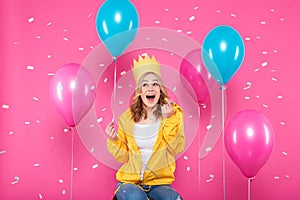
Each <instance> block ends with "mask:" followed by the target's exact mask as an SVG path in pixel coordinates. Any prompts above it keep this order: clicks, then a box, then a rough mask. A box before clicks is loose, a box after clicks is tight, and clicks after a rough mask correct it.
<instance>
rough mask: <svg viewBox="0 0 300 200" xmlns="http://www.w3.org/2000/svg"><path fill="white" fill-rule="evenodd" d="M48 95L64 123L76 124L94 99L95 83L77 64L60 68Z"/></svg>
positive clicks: (84, 69) (86, 71)
mask: <svg viewBox="0 0 300 200" xmlns="http://www.w3.org/2000/svg"><path fill="white" fill-rule="evenodd" d="M49 95H50V99H51V101H52V103H53V104H54V105H55V107H56V109H57V110H58V112H59V113H60V114H61V115H62V116H63V118H64V119H65V121H66V123H67V124H68V125H69V126H71V127H73V126H75V125H76V124H78V123H79V122H80V121H81V120H82V118H83V117H84V115H85V114H86V113H87V112H88V111H89V109H90V108H91V106H92V104H93V102H94V99H95V82H94V79H93V77H92V76H91V75H90V73H89V71H88V70H87V69H86V68H84V67H82V66H80V65H79V64H75V63H69V64H66V65H64V66H62V67H61V68H60V69H59V70H58V71H57V72H56V73H55V75H54V76H53V77H52V79H51V81H50V87H49Z"/></svg>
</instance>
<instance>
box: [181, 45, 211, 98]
mask: <svg viewBox="0 0 300 200" xmlns="http://www.w3.org/2000/svg"><path fill="white" fill-rule="evenodd" d="M179 71H180V74H181V75H182V76H183V77H184V78H185V79H186V80H187V81H188V83H189V84H190V86H191V87H188V86H187V83H186V81H182V83H183V85H184V86H185V88H186V89H187V91H188V92H189V93H190V94H191V95H192V96H193V98H195V100H196V101H197V102H198V103H203V102H204V101H205V99H206V98H207V97H208V96H209V91H208V87H214V86H215V84H216V83H215V81H214V80H213V78H212V76H211V75H210V74H209V72H208V71H207V70H206V68H205V66H204V64H203V63H202V59H201V50H200V49H195V50H193V51H191V52H190V53H188V54H187V55H186V56H185V58H184V59H183V61H182V63H181V65H180V70H179ZM192 90H193V91H192ZM193 94H195V95H196V96H195V95H193Z"/></svg>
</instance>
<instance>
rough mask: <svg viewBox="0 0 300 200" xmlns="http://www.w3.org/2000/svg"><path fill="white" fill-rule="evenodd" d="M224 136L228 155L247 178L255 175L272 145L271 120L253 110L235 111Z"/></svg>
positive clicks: (267, 156)
mask: <svg viewBox="0 0 300 200" xmlns="http://www.w3.org/2000/svg"><path fill="white" fill-rule="evenodd" d="M224 137H225V145H226V149H227V152H228V154H229V156H230V157H231V159H232V160H233V162H234V163H235V164H236V165H237V166H238V167H239V169H240V170H241V172H242V173H243V174H244V175H245V176H246V177H248V178H252V177H254V176H256V174H257V173H258V171H259V170H260V169H261V167H262V166H263V165H264V164H265V163H266V162H267V160H268V158H269V156H270V154H271V152H272V150H273V146H274V130H273V127H272V124H271V122H270V121H269V120H268V119H267V118H266V117H265V116H264V115H263V114H262V113H260V112H258V111H255V110H243V111H241V112H239V113H237V114H236V115H235V116H234V117H233V118H232V119H231V120H230V121H229V122H228V124H227V126H226V129H225V135H224Z"/></svg>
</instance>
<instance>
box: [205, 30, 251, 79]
mask: <svg viewBox="0 0 300 200" xmlns="http://www.w3.org/2000/svg"><path fill="white" fill-rule="evenodd" d="M202 48H203V50H202V60H203V63H204V65H205V66H206V68H207V70H208V71H209V72H210V73H211V75H212V76H213V78H214V79H215V81H217V82H218V83H219V84H226V83H227V82H228V81H229V80H230V79H231V78H232V77H233V75H234V74H235V73H236V72H237V71H238V69H239V68H240V66H241V64H242V62H243V60H244V55H245V46H244V41H243V39H242V37H241V36H240V34H239V33H238V32H237V31H236V30H235V29H234V28H232V27H230V26H225V25H220V26H217V27H215V28H213V29H212V30H211V31H210V32H209V33H208V34H207V35H206V36H205V38H204V41H203V44H202Z"/></svg>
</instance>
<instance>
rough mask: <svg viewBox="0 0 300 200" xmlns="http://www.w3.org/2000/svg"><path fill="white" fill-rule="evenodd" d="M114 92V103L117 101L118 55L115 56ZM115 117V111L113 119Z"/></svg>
mask: <svg viewBox="0 0 300 200" xmlns="http://www.w3.org/2000/svg"><path fill="white" fill-rule="evenodd" d="M113 58H114V92H113V96H114V97H113V99H114V103H116V98H117V57H116V56H114V57H113ZM114 119H115V116H114V113H113V120H114Z"/></svg>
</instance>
